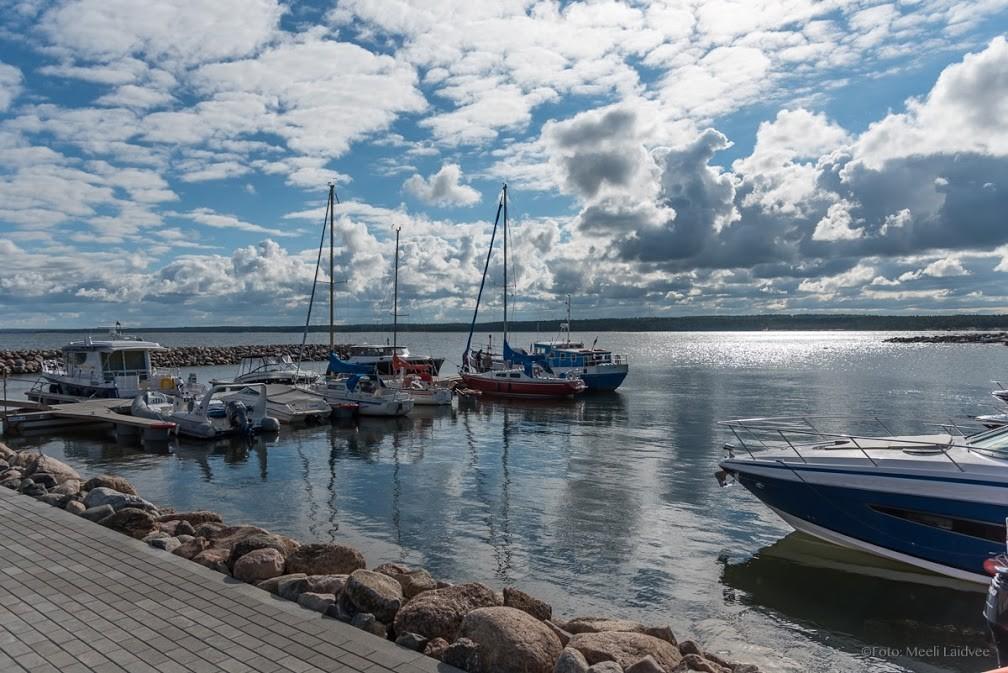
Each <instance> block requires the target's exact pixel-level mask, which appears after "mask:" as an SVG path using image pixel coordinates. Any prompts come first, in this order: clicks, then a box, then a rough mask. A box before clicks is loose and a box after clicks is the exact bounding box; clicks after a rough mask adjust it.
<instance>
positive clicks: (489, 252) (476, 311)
mask: <svg viewBox="0 0 1008 673" xmlns="http://www.w3.org/2000/svg"><path fill="white" fill-rule="evenodd" d="M503 208H504V199H503V198H501V200H500V202H498V204H497V217H495V218H494V226H493V232H492V233H491V234H490V247H489V248H487V256H486V263H485V264H484V265H483V278H482V279H481V280H480V289H479V294H477V295H476V308H475V309H473V318H472V324H470V325H469V338H468V339H466V347H465V351H464V352H463V355H462V362H463V365H464V364H465V363H466V362H468V361H469V347H470V346H472V335H473V330H474V329H476V316H477V315H478V314H479V306H480V299H481V298H482V297H483V286H484V285H485V284H486V277H487V270H488V269H489V268H490V256H491V255H492V254H493V244H494V238H495V237H496V236H497V224H498V223H499V222H500V216H501V210H502V209H503Z"/></svg>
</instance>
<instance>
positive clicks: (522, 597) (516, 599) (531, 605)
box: [504, 587, 553, 621]
mask: <svg viewBox="0 0 1008 673" xmlns="http://www.w3.org/2000/svg"><path fill="white" fill-rule="evenodd" d="M504 605H506V606H507V607H509V608H518V609H519V610H523V611H525V612H527V613H529V614H530V615H532V616H533V617H535V618H536V619H538V620H540V621H546V620H547V619H552V618H553V608H552V607H551V606H550V604H549V603H546V602H545V601H541V600H539V599H538V598H535V597H534V596H530V595H528V594H527V593H525V592H524V591H522V590H521V589H515V588H513V587H504Z"/></svg>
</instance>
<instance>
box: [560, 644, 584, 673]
mask: <svg viewBox="0 0 1008 673" xmlns="http://www.w3.org/2000/svg"><path fill="white" fill-rule="evenodd" d="M587 671H588V660H587V659H585V657H584V655H583V654H581V653H580V652H578V651H577V650H575V649H573V648H570V647H565V648H564V650H563V652H561V653H560V656H559V657H558V658H557V660H556V665H555V666H554V667H553V673H587Z"/></svg>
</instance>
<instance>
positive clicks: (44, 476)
mask: <svg viewBox="0 0 1008 673" xmlns="http://www.w3.org/2000/svg"><path fill="white" fill-rule="evenodd" d="M31 478H32V481H34V482H35V483H36V484H38V485H39V486H44V487H45V488H46V490H49V489H53V488H56V487H57V486H58V485H59V482H57V481H56V477H54V476H52V475H51V474H49V473H48V472H35V473H34V474H32V476H31Z"/></svg>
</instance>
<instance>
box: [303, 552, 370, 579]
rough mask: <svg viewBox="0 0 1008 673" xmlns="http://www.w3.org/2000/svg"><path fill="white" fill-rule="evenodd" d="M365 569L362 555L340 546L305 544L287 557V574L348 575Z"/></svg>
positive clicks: (365, 565)
mask: <svg viewBox="0 0 1008 673" xmlns="http://www.w3.org/2000/svg"><path fill="white" fill-rule="evenodd" d="M365 567H367V562H366V561H365V560H364V555H363V554H361V553H360V552H359V551H357V550H356V549H354V548H353V547H347V546H346V545H341V544H306V545H302V546H301V547H298V548H297V549H295V550H294V551H293V553H291V554H289V555H288V556H287V572H291V573H306V574H308V575H349V574H350V573H352V572H353V571H355V570H359V569H361V568H365Z"/></svg>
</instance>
